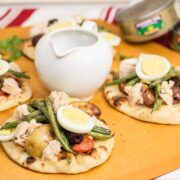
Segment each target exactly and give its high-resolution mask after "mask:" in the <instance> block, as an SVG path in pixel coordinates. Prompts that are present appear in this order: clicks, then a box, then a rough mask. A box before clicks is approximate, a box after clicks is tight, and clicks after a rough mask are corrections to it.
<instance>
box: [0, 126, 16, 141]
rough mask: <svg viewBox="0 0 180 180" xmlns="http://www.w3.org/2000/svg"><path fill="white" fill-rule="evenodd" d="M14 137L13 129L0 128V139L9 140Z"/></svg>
mask: <svg viewBox="0 0 180 180" xmlns="http://www.w3.org/2000/svg"><path fill="white" fill-rule="evenodd" d="M12 139H14V130H12V129H10V130H9V129H0V141H10V140H12Z"/></svg>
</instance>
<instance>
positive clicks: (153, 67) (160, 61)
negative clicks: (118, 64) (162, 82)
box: [136, 54, 171, 81]
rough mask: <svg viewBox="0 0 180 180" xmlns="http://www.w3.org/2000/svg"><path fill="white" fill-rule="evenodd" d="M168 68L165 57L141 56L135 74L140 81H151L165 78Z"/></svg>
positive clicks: (169, 66)
mask: <svg viewBox="0 0 180 180" xmlns="http://www.w3.org/2000/svg"><path fill="white" fill-rule="evenodd" d="M170 68H171V65H170V63H169V61H168V60H167V59H166V58H165V57H162V56H158V55H151V54H141V55H140V57H139V61H138V63H137V65H136V74H137V75H138V76H139V78H140V79H142V80H147V81H153V80H156V79H159V78H162V77H163V76H165V75H166V74H167V73H168V71H169V70H170Z"/></svg>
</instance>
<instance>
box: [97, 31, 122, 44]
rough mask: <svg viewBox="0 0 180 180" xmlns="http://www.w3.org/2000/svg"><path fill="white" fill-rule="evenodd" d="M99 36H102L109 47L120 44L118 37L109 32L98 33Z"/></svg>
mask: <svg viewBox="0 0 180 180" xmlns="http://www.w3.org/2000/svg"><path fill="white" fill-rule="evenodd" d="M99 34H100V35H101V36H103V37H104V38H105V39H106V40H107V42H108V43H109V44H110V45H111V46H118V45H119V44H120V42H121V39H120V37H119V36H117V35H115V34H112V33H109V32H100V33H99Z"/></svg>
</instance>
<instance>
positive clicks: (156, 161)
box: [0, 22, 180, 180]
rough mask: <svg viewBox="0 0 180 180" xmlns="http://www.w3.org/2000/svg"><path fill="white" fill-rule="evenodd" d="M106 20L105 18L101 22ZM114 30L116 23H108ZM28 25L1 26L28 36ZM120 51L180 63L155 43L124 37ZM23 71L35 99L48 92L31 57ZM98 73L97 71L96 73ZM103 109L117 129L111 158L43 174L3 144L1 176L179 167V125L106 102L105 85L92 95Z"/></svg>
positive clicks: (45, 179)
mask: <svg viewBox="0 0 180 180" xmlns="http://www.w3.org/2000/svg"><path fill="white" fill-rule="evenodd" d="M100 23H103V22H100ZM105 25H106V26H107V27H108V28H109V29H111V30H112V31H113V32H115V33H117V34H118V33H119V30H118V28H117V27H116V26H112V25H107V24H105ZM27 30H28V28H19V27H17V28H9V29H2V30H0V37H1V39H3V38H6V37H9V36H12V35H14V34H17V35H19V36H21V37H27ZM117 49H118V51H119V52H120V53H121V54H124V55H131V56H135V57H137V56H138V55H139V54H140V53H154V54H159V55H163V56H166V57H167V58H168V59H170V60H171V63H172V64H173V65H180V54H178V53H175V52H173V51H171V50H169V49H167V48H164V47H162V46H161V45H158V44H156V43H146V44H141V45H130V44H127V43H125V42H124V41H123V42H122V43H121V45H120V46H119V47H118V48H117ZM16 62H17V63H18V64H19V65H20V66H21V68H22V70H23V71H27V72H28V73H29V74H30V75H31V79H30V81H29V82H30V84H31V85H32V87H33V91H34V95H33V99H36V98H42V97H45V96H46V95H48V93H49V91H48V90H47V89H46V88H45V87H43V84H42V83H41V81H40V80H39V78H38V75H37V73H36V71H35V67H34V64H33V62H32V61H30V60H28V59H26V58H25V57H22V58H21V59H19V60H17V61H16ZM119 63H120V61H119V60H118V59H116V60H114V64H113V68H114V69H118V65H119ZM47 73H48V72H47ZM97 76H98V74H97ZM92 102H94V103H95V104H97V105H98V106H99V107H100V108H101V110H102V118H104V119H106V120H107V122H108V123H109V125H110V127H111V129H112V130H113V132H115V147H114V150H113V152H112V155H111V157H110V158H109V160H108V161H107V162H106V163H105V164H103V165H102V166H100V167H97V168H94V169H92V170H90V171H89V172H86V173H82V174H77V175H64V174H40V173H37V172H33V171H30V170H27V169H25V168H22V167H20V166H19V165H17V164H16V163H14V162H13V161H12V160H10V159H9V158H8V156H7V155H6V153H5V152H4V150H3V148H2V147H1V146H0V179H2V180H3V179H6V180H11V179H15V180H60V179H66V180H84V179H85V178H86V180H99V179H102V180H111V179H118V180H126V179H127V180H136V179H137V180H141V179H144V180H146V179H152V178H155V177H157V176H160V175H162V174H164V173H167V172H169V171H171V170H174V169H176V168H178V167H180V125H179V126H170V125H158V124H151V123H145V122H141V121H138V120H135V119H133V118H131V117H128V116H126V115H124V114H122V113H120V112H118V111H116V110H115V109H113V108H112V107H111V106H109V104H108V103H107V102H106V100H105V99H104V96H103V89H100V90H99V91H98V92H97V93H96V94H95V96H94V98H93V99H92ZM12 111H13V109H10V110H8V111H5V112H2V113H0V123H2V122H3V121H4V120H6V118H8V117H9V116H11V113H12Z"/></svg>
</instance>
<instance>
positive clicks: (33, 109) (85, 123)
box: [0, 91, 114, 174]
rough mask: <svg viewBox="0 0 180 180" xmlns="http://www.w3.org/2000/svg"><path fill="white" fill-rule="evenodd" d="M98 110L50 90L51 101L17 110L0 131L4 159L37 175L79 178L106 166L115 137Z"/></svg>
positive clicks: (47, 100)
mask: <svg viewBox="0 0 180 180" xmlns="http://www.w3.org/2000/svg"><path fill="white" fill-rule="evenodd" d="M100 115H101V111H100V109H99V108H98V107H97V106H95V105H94V104H92V103H90V102H84V101H79V100H77V99H73V98H70V97H69V96H68V95H67V94H65V93H64V92H56V91H53V92H51V94H50V95H49V97H47V98H45V99H41V100H35V101H33V102H31V103H29V104H22V105H19V106H18V107H17V108H16V110H15V111H14V114H13V116H12V117H11V118H10V119H8V120H7V122H6V123H5V124H3V125H2V126H1V129H0V140H1V141H2V142H1V143H2V145H3V147H4V149H5V151H6V153H7V154H8V156H9V157H10V158H11V159H13V160H14V161H15V162H17V163H18V164H19V165H21V166H23V167H25V168H28V169H31V170H34V171H38V172H41V173H67V174H77V173H82V172H86V171H88V170H89V169H91V168H94V167H96V166H99V165H100V164H102V163H104V162H105V161H106V160H107V159H108V157H109V156H110V154H111V152H112V149H113V146H114V137H113V136H114V135H113V134H112V132H111V131H110V129H109V127H108V126H107V124H106V122H105V121H104V120H101V119H100Z"/></svg>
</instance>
